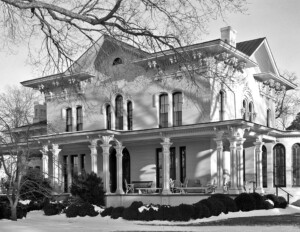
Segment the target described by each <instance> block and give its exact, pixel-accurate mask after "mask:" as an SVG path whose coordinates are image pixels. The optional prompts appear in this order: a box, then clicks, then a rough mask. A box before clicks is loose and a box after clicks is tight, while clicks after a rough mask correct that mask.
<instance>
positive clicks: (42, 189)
mask: <svg viewBox="0 0 300 232" xmlns="http://www.w3.org/2000/svg"><path fill="white" fill-rule="evenodd" d="M51 190H52V187H51V185H50V182H49V180H47V179H45V178H44V177H43V175H42V173H41V171H40V170H39V169H29V170H28V171H27V172H26V175H24V176H23V177H22V187H21V189H20V195H21V196H22V199H23V200H31V201H43V199H44V198H45V196H49V195H50V193H51Z"/></svg>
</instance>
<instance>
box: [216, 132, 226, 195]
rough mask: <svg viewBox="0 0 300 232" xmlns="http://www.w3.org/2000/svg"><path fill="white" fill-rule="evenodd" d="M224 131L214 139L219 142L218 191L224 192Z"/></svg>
mask: <svg viewBox="0 0 300 232" xmlns="http://www.w3.org/2000/svg"><path fill="white" fill-rule="evenodd" d="M223 133H224V132H223V131H220V132H218V133H217V138H215V139H214V141H215V142H216V143H217V189H216V192H217V193H223V141H222V136H223Z"/></svg>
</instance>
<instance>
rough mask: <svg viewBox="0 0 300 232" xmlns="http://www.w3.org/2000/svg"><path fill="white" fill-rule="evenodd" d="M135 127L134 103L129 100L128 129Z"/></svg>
mask: <svg viewBox="0 0 300 232" xmlns="http://www.w3.org/2000/svg"><path fill="white" fill-rule="evenodd" d="M132 129H133V105H132V101H128V102H127V130H132Z"/></svg>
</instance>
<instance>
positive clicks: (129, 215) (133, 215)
mask: <svg viewBox="0 0 300 232" xmlns="http://www.w3.org/2000/svg"><path fill="white" fill-rule="evenodd" d="M138 216H139V212H138V209H135V208H131V207H128V208H125V209H124V211H123V213H122V218H124V219H126V220H137V219H138Z"/></svg>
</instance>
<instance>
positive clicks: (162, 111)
mask: <svg viewBox="0 0 300 232" xmlns="http://www.w3.org/2000/svg"><path fill="white" fill-rule="evenodd" d="M168 108H169V100H168V94H166V93H164V94H161V95H160V96H159V127H168Z"/></svg>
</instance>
